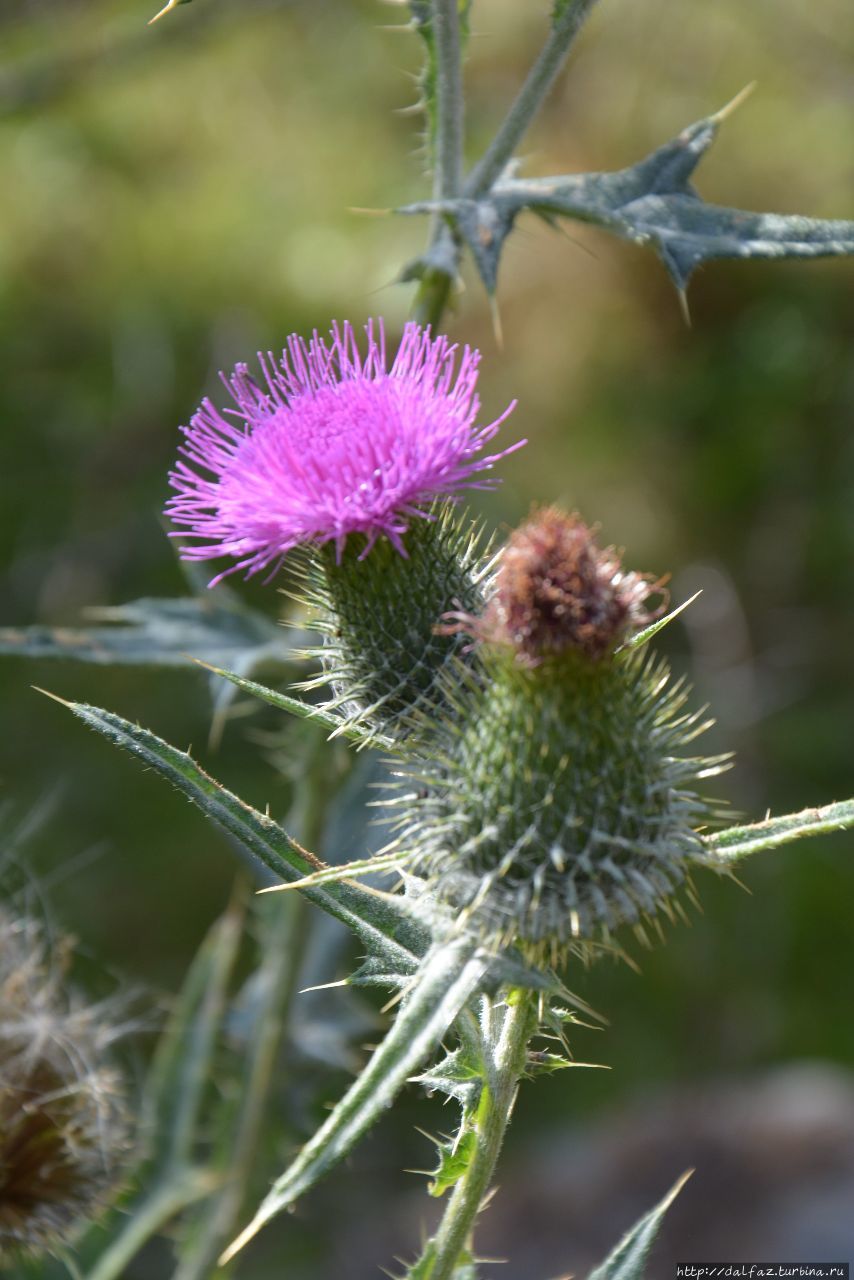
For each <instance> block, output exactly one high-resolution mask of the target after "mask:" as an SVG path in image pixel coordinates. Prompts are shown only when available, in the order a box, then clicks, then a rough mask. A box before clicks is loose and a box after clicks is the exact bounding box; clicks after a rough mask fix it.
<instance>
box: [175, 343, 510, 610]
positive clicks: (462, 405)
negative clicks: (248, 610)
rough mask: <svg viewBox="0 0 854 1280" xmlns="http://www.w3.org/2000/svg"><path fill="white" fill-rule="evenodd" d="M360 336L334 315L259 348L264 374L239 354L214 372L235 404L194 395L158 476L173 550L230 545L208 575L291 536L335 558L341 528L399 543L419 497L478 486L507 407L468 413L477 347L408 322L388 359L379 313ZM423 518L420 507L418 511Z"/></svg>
mask: <svg viewBox="0 0 854 1280" xmlns="http://www.w3.org/2000/svg"><path fill="white" fill-rule="evenodd" d="M365 332H366V334H367V339H368V349H367V353H366V355H365V356H364V357H362V355H361V354H360V352H359V348H358V346H357V344H356V338H355V335H354V333H353V329H352V327H351V326H350V325H349V324H345V325H344V326H343V328H339V327H338V326H337V325H334V326H333V328H332V333H331V335H330V339H331V340H330V341H329V342H326V341H324V340H323V339H322V338H320V337H318V335H317V333H315V334H314V336H313V337H312V339H311V341H310V342H308V343H306V342H305V341H304V340H303V339H302V338H299V337H297V336H296V335H292V336H291V337H290V338H288V342H287V349H286V350H285V351H284V352H283V353H282V358H281V360H280V361H279V362H278V366H277V364H276V362H275V361H274V358H273V356H272V355H268V356H267V357H266V358H265V357H263V356H259V360H260V363H261V370H262V373H263V379H262V380H260V381H257V380H256V379H255V378H253V377H252V375H251V374H250V373H249V370H248V369H247V367H246V365H243V364H240V365H238V366H237V367H236V368H235V370H234V373H233V374H232V375H231V377H229V378H225V377H223V382H224V384H225V386H226V388H227V390H228V391H229V392H230V394H231V396H232V398H233V400H234V403H235V405H236V408H229V409H226V410H224V412H223V413H220V412H219V410H218V409H216V408H215V407H214V405H213V404H212V403H211V402H210V400H205V401H204V402H203V403H202V406H201V408H200V409H199V410H198V412H197V413H196V415H195V416H194V417H193V419H192V421H191V423H190V425H189V427H183V428H182V430H183V432H184V436H185V438H186V439H185V443H184V444H183V445H182V446H181V453H182V454H183V455H184V458H185V459H187V461H184V460H179V461H178V463H177V464H176V466H175V470H174V471H173V472H172V473H171V475H170V477H169V479H170V483H171V485H172V488H173V489H174V490H175V492H174V494H173V495H172V497H171V498H170V500H169V503H168V505H167V514H168V515H169V516H170V518H171V519H172V522H173V524H175V525H176V526H179V527H178V528H177V529H176V530H175V531H174V533H173V535H172V536H174V537H186V538H192V539H195V540H197V541H198V545H191V546H184V547H182V549H181V555H182V557H183V558H184V559H185V560H209V559H212V558H214V557H216V556H233V557H235V558H236V560H237V563H236V564H235V565H234V566H232V568H230V569H227V570H225V572H224V573H221V574H219V575H218V576H217V577H216V578H214V579H213V582H212V583H211V586H213V585H214V583H216V582H218V581H219V580H220V579H221V578H223V577H225V575H226V574H227V573H233V572H235V570H238V569H244V570H245V571H246V574H247V576H248V575H250V574H253V573H257V572H258V571H259V570H261V569H266V568H267V567H268V566H271V565H272V566H273V571H274V572H275V569H276V568H278V565H279V563H280V562H281V560H282V557H283V556H284V555H286V554H287V552H288V551H290V550H291V549H292V548H293V547H295V546H297V545H298V544H299V543H303V542H311V543H315V544H320V543H324V542H329V541H331V540H333V539H334V541H335V546H336V551H337V554H338V558H339V559H340V557H341V553H342V551H343V549H344V545H345V543H346V540H347V537H348V535H349V534H351V533H361V534H364V535H365V536H366V538H367V545H366V547H365V549H364V551H363V552H362V555H365V554H367V552H368V551H369V550H370V549H371V547H372V546H373V545H374V543H375V542H376V540H377V538H379V537H381V536H385V537H386V538H388V539H389V540H390V541H391V542H392V543H393V544H394V546H395V547H396V548H397V550H398V551H399V552H400V553H401V555H403V556H405V555H406V551H405V549H404V546H403V542H402V540H401V539H402V535H403V534H404V533H405V532H406V530H407V528H408V518H409V517H412V516H427V513H426V512H425V511H424V510H423V508H422V504H424V503H429V501H430V500H431V499H432V498H434V497H439V496H451V497H452V496H453V495H455V494H456V493H457V492H458V491H459V490H461V489H485V488H490V487H491V486H492V484H494V483H495V481H490V480H487V479H484V478H483V473H484V472H485V471H488V470H489V469H490V468H491V467H492V465H493V463H495V462H496V461H497V460H498V459H499V458H502V457H504V456H505V455H506V454H508V453H512V452H513V450H514V449H518V448H519V447H520V446H521V445H522V444H524V443H525V441H524V440H522V441H519V442H518V443H517V444H514V445H511V446H510V448H508V449H505V450H504V451H503V452H502V453H495V454H489V455H487V456H485V457H483V456H481V457H478V456H477V455H478V454H480V453H481V451H482V449H483V448H484V446H485V445H486V444H487V443H488V442H489V441H490V440H491V439H492V438H493V436H494V435H495V434H496V432H497V431H498V428H499V426H500V425H501V423H502V422H503V421H504V419H505V418H506V417H507V415H508V414H509V413H510V412H511V410H512V409H513V407H514V405H513V404H511V405H510V406H509V407H508V408H507V409H506V410H505V412H504V413H503V414H502V415H501V417H500V418H498V419H496V421H495V422H492V423H490V424H489V425H488V426H485V427H478V426H476V425H475V420H476V418H477V415H478V411H479V409H480V401H479V399H478V397H477V394H476V392H475V386H476V383H477V366H478V363H479V361H480V353H479V352H477V351H472V350H470V349H469V348H468V347H464V348H463V351H462V354H461V355H460V357H459V359H457V347H456V346H455V345H453V344H452V343H450V342H449V341H448V339H447V338H445V337H438V338H433V337H432V336H431V333H430V330H429V328H428V329H422V328H421V327H420V326H419V325H417V324H408V325H407V326H406V328H405V329H404V332H403V338H402V340H401V343H400V347H399V348H398V352H397V355H396V356H395V358H394V361H393V363H392V366H391V368H390V369H388V368H387V364H386V349H385V334H384V332H383V326H382V322H381V321H380V322H379V324H378V325H377V330H376V334H375V331H374V326H373V323H368V325H367V326H366V329H365ZM428 518H429V517H428Z"/></svg>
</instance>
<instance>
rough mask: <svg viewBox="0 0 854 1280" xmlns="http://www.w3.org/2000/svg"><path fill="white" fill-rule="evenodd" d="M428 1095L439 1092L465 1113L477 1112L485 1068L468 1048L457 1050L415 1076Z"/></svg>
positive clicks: (416, 1082) (415, 1079)
mask: <svg viewBox="0 0 854 1280" xmlns="http://www.w3.org/2000/svg"><path fill="white" fill-rule="evenodd" d="M413 1083H414V1084H420V1085H421V1086H422V1088H424V1089H426V1090H427V1092H428V1093H432V1092H434V1091H438V1092H439V1093H444V1094H445V1096H446V1097H448V1098H453V1099H454V1101H455V1102H458V1103H459V1104H460V1106H461V1107H462V1109H463V1111H464V1112H465V1111H473V1110H474V1109H475V1107H476V1106H477V1103H478V1099H479V1097H480V1093H481V1089H482V1088H483V1069H482V1067H481V1066H480V1065H479V1064H478V1063H477V1062H476V1061H475V1060H474V1058H473V1057H472V1056H471V1054H470V1053H469V1052H468V1051H467V1050H466V1049H464V1048H459V1049H453V1050H452V1051H451V1052H450V1053H447V1054H446V1055H445V1057H444V1058H442V1060H441V1061H440V1062H437V1063H436V1064H435V1065H434V1066H432V1067H430V1068H429V1069H428V1070H427V1071H424V1072H422V1073H421V1075H418V1076H413Z"/></svg>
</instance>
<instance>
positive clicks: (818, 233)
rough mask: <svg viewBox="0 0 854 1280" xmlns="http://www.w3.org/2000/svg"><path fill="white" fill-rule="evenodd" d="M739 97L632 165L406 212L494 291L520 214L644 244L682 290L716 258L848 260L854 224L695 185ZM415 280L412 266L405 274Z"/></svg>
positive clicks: (508, 185) (507, 183) (534, 181)
mask: <svg viewBox="0 0 854 1280" xmlns="http://www.w3.org/2000/svg"><path fill="white" fill-rule="evenodd" d="M742 96H743V95H739V98H738V99H736V100H735V102H734V103H731V104H730V105H729V106H728V107H725V108H724V109H723V110H722V111H719V112H717V113H716V114H715V115H712V116H709V117H708V118H706V119H704V120H699V121H697V123H695V124H692V125H689V126H688V128H687V129H684V130H683V131H682V133H680V134H679V136H678V137H676V138H674V139H673V140H672V141H670V142H668V143H665V145H664V146H662V147H659V148H658V150H656V151H654V152H652V154H651V155H648V156H646V157H645V158H644V159H643V160H641V161H639V162H638V163H637V164H635V165H633V166H632V167H631V168H628V169H621V170H619V171H617V172H611V173H584V174H569V175H565V174H564V175H558V176H555V177H549V178H531V179H526V180H522V179H519V178H516V177H515V176H514V174H513V173H512V172H509V171H508V173H507V174H506V175H505V176H504V177H502V178H500V179H499V180H498V181H497V182H496V183H495V184H494V185H493V187H492V188H491V190H490V191H488V192H487V193H485V194H484V195H483V196H481V197H478V198H469V199H466V198H460V199H456V200H446V201H423V202H420V203H418V204H412V205H407V206H405V207H404V208H402V209H399V210H398V212H399V213H405V214H416V213H426V214H435V213H440V214H442V215H443V216H444V217H445V219H446V221H447V222H448V224H449V225H450V226H451V227H452V229H453V230H454V231H455V232H456V233H457V234H458V235H459V236H461V237H462V239H463V240H464V241H465V243H466V244H467V246H468V248H469V250H470V252H471V255H472V257H473V259H474V261H475V264H476V266H477V269H478V271H479V273H480V276H481V279H482V281H483V283H484V285H485V287H486V289H487V291H488V292H489V293H490V294H491V293H493V292H494V291H495V287H496V282H497V277H498V266H499V261H500V258H501V253H502V250H503V247H504V243H505V241H506V239H507V237H508V235H509V234H510V232H511V231H512V230H513V226H514V224H515V221H516V219H517V217H518V216H519V214H520V213H522V212H523V211H524V210H530V211H531V212H533V213H536V214H538V215H539V216H540V217H542V218H544V219H545V220H546V221H549V222H552V221H554V220H555V219H556V218H572V219H575V220H577V221H580V222H589V223H593V224H595V225H597V226H600V227H602V228H604V229H605V230H607V231H611V232H612V233H613V234H614V235H617V236H620V237H621V238H622V239H624V240H630V241H631V242H632V243H634V244H639V245H648V246H650V247H651V248H652V249H653V250H654V251H655V252H656V253H657V254H658V256H659V257H660V258H661V260H662V262H663V263H664V265H665V267H666V268H667V270H668V272H669V274H670V277H671V279H672V280H673V282H674V284H675V285H676V287H677V288H678V289H679V290H680V291H683V292H684V290H685V288H686V287H687V284H688V281H689V280H690V278H691V276H692V274H693V273H694V271H695V270H696V269H697V268H698V267H699V266H701V265H703V264H704V263H705V262H709V261H711V260H712V259H715V258H818V257H831V256H841V255H846V254H854V222H845V221H828V220H823V219H820V218H804V217H799V216H793V215H787V214H777V213H750V212H746V211H745V210H742V209H728V208H724V207H722V206H720V205H714V204H707V203H706V202H705V201H704V200H702V199H701V197H700V196H699V195H698V194H697V192H696V191H695V189H694V187H693V186H692V184H691V179H692V177H693V174H694V170H695V169H696V167H697V165H698V164H699V162H700V160H701V159H702V158H703V156H704V155H705V153H706V151H707V150H708V149H709V147H710V146H711V145H712V143H713V141H714V140H715V137H716V136H717V133H718V129H719V127H720V125H721V123H722V121H723V120H724V119H725V118H726V116H727V115H728V114H729V112H730V111H731V110H732V109H733V108H734V106H735V105H736V104H737V102H738V101H740V99H741V97H742ZM407 270H408V274H409V277H410V278H412V277H413V276H415V275H417V271H418V264H417V263H413V264H411V265H410V267H409V268H408V269H407Z"/></svg>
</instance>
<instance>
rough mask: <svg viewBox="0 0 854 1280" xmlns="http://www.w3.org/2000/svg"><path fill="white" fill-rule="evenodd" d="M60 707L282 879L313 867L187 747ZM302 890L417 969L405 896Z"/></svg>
mask: <svg viewBox="0 0 854 1280" xmlns="http://www.w3.org/2000/svg"><path fill="white" fill-rule="evenodd" d="M51 696H53V695H51ZM58 701H62V700H61V699H58ZM64 705H66V706H68V707H69V709H70V710H71V711H73V712H74V714H75V715H76V716H78V717H79V719H81V720H82V721H83V722H84V723H85V724H88V725H89V727H90V728H92V729H95V730H96V731H97V732H98V733H101V734H103V735H104V737H106V738H108V739H109V740H110V741H111V742H113V743H115V744H116V745H117V746H120V747H124V748H125V750H127V751H130V752H131V754H132V755H135V756H136V757H137V758H138V759H140V760H142V761H143V763H144V764H146V765H148V766H150V767H151V768H153V769H155V770H156V771H157V772H158V773H160V774H161V775H162V776H163V777H165V778H166V779H167V780H168V781H170V782H172V783H173V784H174V785H175V786H177V787H178V789H179V790H180V791H182V792H183V793H184V794H185V795H186V796H188V797H189V799H190V800H192V801H193V802H194V804H196V805H198V807H199V808H200V809H201V810H202V812H203V813H204V814H205V815H206V816H207V817H208V818H210V819H211V821H212V822H215V823H216V824H217V825H218V826H220V827H222V828H223V830H225V831H227V832H228V833H229V834H230V835H232V836H234V837H235V839H237V840H238V841H239V842H240V844H242V845H243V847H244V848H245V849H246V850H248V852H249V853H251V854H252V855H253V856H254V857H256V858H257V859H258V860H259V861H260V862H261V863H263V865H264V866H265V867H267V868H268V869H269V870H270V871H272V872H273V874H274V875H276V876H278V877H279V879H281V880H296V879H301V878H302V877H304V876H306V875H309V874H311V872H312V871H314V870H316V869H317V866H315V865H312V862H311V861H310V858H311V855H307V854H306V851H305V850H303V849H301V848H300V846H299V845H297V844H296V843H295V842H294V841H293V840H291V839H290V837H289V836H288V835H286V833H285V832H284V831H283V830H282V828H281V827H280V826H279V825H278V823H277V822H274V821H273V819H272V818H270V817H268V816H267V815H265V814H262V813H259V812H258V811H257V810H256V809H253V808H252V807H251V806H250V805H248V804H245V803H244V802H243V801H242V800H240V799H239V798H238V797H237V796H235V795H233V794H232V793H231V792H230V791H227V790H226V789H225V787H223V786H222V785H221V784H220V783H219V782H217V781H216V779H215V778H212V777H211V776H210V775H209V774H207V773H205V772H204V770H203V769H201V768H200V766H199V765H198V764H197V763H196V761H195V760H193V759H192V757H191V756H190V755H188V754H187V753H186V752H184V751H179V750H178V749H177V748H176V747H172V746H170V745H169V743H167V742H164V741H163V739H162V738H158V737H157V736H156V735H155V734H153V733H150V732H149V731H148V730H147V729H143V728H141V727H140V726H139V725H133V724H131V723H130V722H129V721H128V720H123V719H122V718H121V716H117V715H114V714H113V713H112V712H109V711H104V710H102V709H101V708H99V707H91V706H87V705H86V704H84V703H77V702H69V703H65V704H64ZM304 894H305V897H307V898H308V899H309V900H310V901H311V902H314V903H315V905H317V906H319V907H321V908H322V909H323V910H324V911H326V912H328V914H329V915H332V916H335V917H336V919H338V920H340V921H342V923H344V924H346V925H347V927H348V928H350V929H352V930H353V932H354V933H355V934H356V935H357V936H358V938H359V939H360V941H361V942H362V944H363V945H364V946H365V947H366V949H367V950H368V951H369V952H370V953H371V955H373V956H376V957H377V958H378V959H380V960H382V962H383V963H384V965H385V966H386V967H387V968H388V969H390V971H391V972H395V973H401V974H408V973H412V972H414V970H415V969H416V968H417V965H418V959H419V957H420V956H421V955H423V954H424V952H425V951H426V949H427V946H428V943H429V934H428V932H427V930H426V929H424V928H422V927H421V926H420V925H419V924H417V923H416V921H415V920H414V919H413V918H412V916H411V915H410V914H409V913H408V911H407V910H406V907H405V905H404V903H403V900H402V899H396V898H393V897H391V896H390V895H388V894H379V893H376V892H375V891H373V890H371V889H366V888H362V887H361V886H359V885H356V884H335V885H329V886H324V887H322V888H309V889H306V890H304Z"/></svg>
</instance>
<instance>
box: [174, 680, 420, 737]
mask: <svg viewBox="0 0 854 1280" xmlns="http://www.w3.org/2000/svg"><path fill="white" fill-rule="evenodd" d="M199 665H201V666H203V667H205V669H206V670H208V671H210V673H211V674H212V675H215V676H221V677H222V678H223V680H228V681H229V683H230V684H232V685H234V686H235V688H237V689H240V690H242V691H243V692H244V693H249V694H252V696H253V697H255V698H260V699H261V701H262V702H266V703H268V704H269V705H270V706H271V707H278V708H279V710H280V711H287V712H288V714H289V715H292V716H298V717H299V718H300V719H301V720H310V721H311V722H312V723H313V724H318V725H320V726H321V728H324V729H329V730H330V735H339V736H341V737H343V738H349V739H350V741H352V742H364V741H366V740H367V735H366V734H365V733H364V731H363V730H361V729H359V728H358V726H357V725H353V724H352V723H348V722H347V721H346V720H345V719H343V718H342V717H341V716H338V715H336V714H335V713H334V712H332V711H329V710H327V709H326V708H325V707H317V706H314V705H313V704H312V703H310V702H303V701H302V699H301V698H294V697H292V696H291V695H290V694H288V693H282V692H281V691H280V690H278V689H268V688H267V686H266V685H263V684H258V682H257V681H255V680H249V679H247V678H246V677H245V676H244V675H240V674H238V673H237V672H235V671H226V670H224V669H223V668H222V667H218V666H216V665H214V664H212V663H207V662H203V663H200V664H199ZM370 742H371V744H372V745H375V746H379V747H382V748H384V749H385V750H392V749H393V748H394V746H395V743H394V740H393V739H392V738H387V737H386V736H385V735H384V734H380V733H376V732H372V733H371V734H370Z"/></svg>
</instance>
